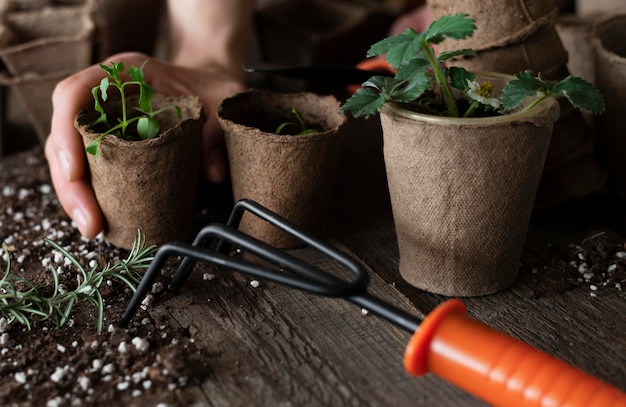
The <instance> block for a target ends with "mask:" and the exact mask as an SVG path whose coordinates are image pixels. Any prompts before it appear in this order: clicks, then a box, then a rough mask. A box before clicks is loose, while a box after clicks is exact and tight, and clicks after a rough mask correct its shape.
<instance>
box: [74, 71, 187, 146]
mask: <svg viewBox="0 0 626 407" xmlns="http://www.w3.org/2000/svg"><path fill="white" fill-rule="evenodd" d="M147 62H148V61H147V60H146V61H145V62H144V63H143V64H142V65H141V66H140V67H136V66H134V65H132V66H131V67H130V68H128V71H127V72H126V74H127V75H128V76H129V77H130V80H128V81H126V80H123V79H122V75H123V74H124V63H123V62H118V63H115V62H111V64H110V66H107V65H105V64H100V68H102V70H103V71H105V72H106V73H107V76H106V77H104V78H102V80H101V81H100V84H99V85H98V86H94V87H93V88H92V89H91V94H92V96H93V99H94V102H95V104H94V109H95V111H96V112H98V113H99V114H100V116H99V117H98V118H97V119H96V120H95V121H94V122H93V123H91V126H92V127H93V126H95V125H97V124H104V125H106V126H107V127H108V129H107V130H106V131H104V132H102V135H100V136H99V137H98V138H96V140H94V141H93V142H92V143H91V144H89V145H88V146H87V147H86V148H85V150H86V151H87V152H88V153H89V154H92V155H94V156H96V157H98V156H99V146H100V142H101V141H102V138H103V137H104V136H106V135H107V134H113V135H115V136H117V137H119V138H122V139H124V140H130V141H138V140H147V139H151V138H154V137H156V136H157V135H158V134H159V131H160V130H161V127H160V124H159V121H158V120H157V118H156V115H158V114H159V113H161V112H163V111H165V110H168V109H176V114H177V115H178V117H179V118H180V117H181V111H180V108H179V107H178V106H165V107H163V108H161V109H158V110H154V109H153V107H152V97H153V96H154V89H153V88H152V86H150V85H149V84H148V83H146V79H145V76H144V72H143V68H144V66H145V65H146V63H147ZM131 85H132V86H137V87H138V88H139V100H138V106H134V107H133V108H132V111H133V112H135V114H132V115H131V108H130V107H129V106H128V100H127V94H126V88H127V87H128V86H131ZM111 87H113V88H116V89H117V90H118V91H119V95H120V103H121V117H116V118H109V117H107V114H106V112H105V110H104V107H103V106H102V104H103V103H104V102H106V101H107V100H108V98H109V90H110V88H111ZM112 122H113V123H112ZM132 124H134V126H131V125H132Z"/></svg>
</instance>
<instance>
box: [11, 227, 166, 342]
mask: <svg viewBox="0 0 626 407" xmlns="http://www.w3.org/2000/svg"><path fill="white" fill-rule="evenodd" d="M45 242H46V243H47V244H49V245H50V246H51V247H52V248H54V249H56V250H57V251H59V252H60V253H61V254H62V255H63V256H64V257H65V258H66V259H68V260H69V262H70V263H71V264H72V265H73V266H74V267H75V268H76V269H77V270H78V274H77V283H76V288H74V289H73V290H67V291H66V290H65V289H64V288H62V287H61V286H60V284H59V272H58V271H57V270H56V269H55V268H54V266H52V265H50V267H49V269H50V272H51V273H52V278H53V280H54V286H53V290H52V295H50V296H49V297H48V296H44V295H43V294H42V292H41V287H38V286H37V285H35V284H34V283H32V282H31V281H28V280H26V279H23V278H20V277H17V276H15V275H13V274H11V272H10V268H11V261H10V256H9V252H8V249H7V248H6V246H5V245H3V251H4V258H5V259H6V261H7V267H6V272H5V273H4V277H3V278H2V279H1V280H0V315H2V316H4V317H5V318H6V319H7V323H8V324H11V323H13V322H17V323H20V324H22V325H24V326H26V327H27V328H28V329H29V330H30V329H31V327H32V324H33V323H35V322H38V321H46V320H48V319H51V318H54V320H55V322H56V326H57V328H60V327H62V326H63V325H64V324H65V323H66V322H67V321H68V320H69V318H70V314H71V312H72V309H73V308H74V306H75V305H76V304H77V303H79V302H81V301H84V302H88V303H90V304H93V305H95V306H96V308H97V309H98V313H97V315H98V316H97V318H98V320H97V330H98V333H101V332H102V327H103V325H104V299H103V298H102V294H101V290H100V288H101V286H102V283H103V282H105V281H106V280H108V279H117V280H119V281H121V282H123V283H124V284H126V286H128V288H130V289H131V290H132V291H133V292H134V291H135V290H136V289H137V285H138V284H139V282H140V281H141V275H140V274H139V270H142V269H146V268H148V266H149V265H150V262H151V261H152V258H153V255H154V252H155V250H156V248H155V246H149V247H146V245H145V237H144V236H143V235H142V234H141V233H138V236H137V239H136V240H135V242H134V243H133V247H132V250H131V251H130V253H129V254H128V257H127V258H126V259H125V260H120V261H117V262H115V263H114V264H112V265H111V264H107V265H106V266H105V267H104V268H102V269H100V270H99V269H98V266H97V265H95V266H93V267H92V268H91V269H89V270H87V269H86V268H85V267H84V266H83V265H81V264H80V262H79V261H78V260H77V259H76V258H75V257H74V256H72V255H71V254H70V253H69V252H68V251H67V250H65V249H64V248H63V247H61V246H60V245H58V244H57V243H55V242H53V241H52V240H49V239H45ZM18 286H19V287H26V289H21V290H20V289H19V288H18Z"/></svg>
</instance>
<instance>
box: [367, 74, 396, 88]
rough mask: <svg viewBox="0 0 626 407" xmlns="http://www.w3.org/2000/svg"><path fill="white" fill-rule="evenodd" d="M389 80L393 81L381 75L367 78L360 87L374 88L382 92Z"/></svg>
mask: <svg viewBox="0 0 626 407" xmlns="http://www.w3.org/2000/svg"><path fill="white" fill-rule="evenodd" d="M389 79H393V78H389V77H385V76H381V75H375V76H372V77H371V78H369V79H368V80H367V81H365V82H363V85H362V87H363V88H374V89H376V90H378V91H379V92H382V90H383V89H384V88H385V87H386V83H387V82H388V81H389Z"/></svg>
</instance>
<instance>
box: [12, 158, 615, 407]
mask: <svg viewBox="0 0 626 407" xmlns="http://www.w3.org/2000/svg"><path fill="white" fill-rule="evenodd" d="M205 211H206V210H205ZM200 216H201V219H200V220H203V219H204V218H203V217H206V219H204V220H209V221H211V220H212V219H210V218H209V217H210V216H213V215H212V214H210V213H209V214H207V213H203V214H202V215H200ZM45 238H49V239H52V240H53V241H55V242H56V243H58V244H59V245H61V246H62V247H64V248H65V249H66V250H67V251H69V252H70V253H71V254H72V255H73V256H75V257H76V258H77V259H78V261H79V262H80V263H81V264H84V265H85V266H87V265H93V262H94V261H95V262H97V264H98V266H99V267H102V266H104V265H106V264H107V263H113V262H115V261H116V260H117V259H122V258H125V257H126V256H127V254H128V253H127V252H126V251H123V250H119V249H117V248H115V247H113V246H111V245H110V244H108V243H107V242H105V241H103V240H102V239H98V238H97V239H93V240H87V239H84V238H82V237H81V236H80V235H79V233H78V232H77V230H76V228H75V227H74V225H72V223H71V221H70V220H69V218H68V217H67V216H66V215H65V213H64V212H63V210H62V208H61V207H60V205H59V202H58V200H57V198H56V194H55V192H54V190H53V188H52V186H51V183H50V179H49V175H48V168H47V163H46V161H45V159H44V157H43V153H42V151H41V149H40V148H35V149H33V150H30V151H27V152H23V153H19V154H16V155H13V156H11V157H9V158H4V159H3V160H2V161H0V243H4V245H5V247H6V250H7V251H8V252H9V258H10V260H11V261H10V267H8V271H9V272H10V273H12V274H13V275H15V276H19V277H22V278H25V279H28V280H31V281H33V282H34V283H36V284H37V285H38V286H40V287H41V291H42V293H49V292H50V290H51V287H52V286H53V284H54V281H53V278H52V273H51V272H50V270H49V267H50V266H53V267H55V268H56V269H57V270H58V271H59V273H60V274H59V276H60V279H61V281H60V283H61V284H63V285H65V286H66V287H68V288H70V289H71V287H75V286H76V284H77V281H76V275H77V272H76V269H75V267H74V266H73V265H72V264H68V263H67V262H66V261H65V259H64V258H63V256H61V255H60V253H59V252H57V251H55V250H54V249H53V248H52V247H50V245H49V244H47V243H45V242H44V239H45ZM6 260H7V259H6V256H2V255H0V272H2V274H3V273H4V272H5V271H6V269H7V261H6ZM550 264H552V267H553V269H554V270H555V276H557V275H558V278H557V279H556V280H557V281H556V282H555V286H554V291H560V290H567V289H571V288H573V287H575V286H580V285H587V286H588V287H589V293H590V295H591V296H596V295H602V293H603V291H606V290H618V291H621V290H622V287H623V286H625V285H626V248H625V247H624V243H623V241H619V239H618V240H617V242H616V241H614V240H612V239H610V238H609V235H608V234H606V233H604V232H602V231H600V232H598V233H594V234H593V235H591V236H589V237H588V238H587V239H585V240H584V241H582V242H579V243H576V244H571V245H568V246H563V247H555V248H554V253H553V256H552V261H551V262H550ZM169 271H171V269H170V270H169ZM167 274H168V275H170V274H171V273H167ZM167 283H168V281H165V280H163V281H158V282H157V284H155V285H154V286H153V291H155V292H154V296H155V297H156V298H155V301H158V300H159V298H158V297H159V296H160V295H163V294H164V292H166V290H165V289H163V287H167ZM103 287H104V288H103V290H102V296H103V299H104V302H105V308H104V316H105V324H104V331H103V333H101V334H98V333H97V324H96V308H95V307H94V306H93V305H92V304H89V303H86V302H80V303H77V304H76V306H75V307H74V308H73V310H72V312H71V315H70V319H69V320H68V322H67V323H66V324H64V325H63V326H61V327H57V326H56V325H55V321H54V320H47V321H40V322H34V323H33V324H32V326H31V327H30V329H29V328H28V327H26V326H24V325H21V324H19V323H18V322H17V321H13V322H12V323H10V324H7V322H8V319H7V315H6V314H5V313H3V312H2V305H3V302H2V301H3V300H2V296H1V294H3V293H0V317H4V318H5V319H4V320H2V319H1V318H0V353H1V355H2V356H1V358H0V405H7V406H12V405H16V406H17V405H20V406H22V405H23V406H75V405H76V406H78V405H80V406H85V405H104V404H110V405H129V406H132V405H141V406H146V405H152V406H178V405H189V404H190V400H186V399H185V396H184V392H183V390H184V388H185V386H187V385H190V384H193V383H196V382H198V381H200V380H202V379H203V377H204V376H205V373H207V372H208V366H207V365H206V363H207V362H206V360H205V359H206V355H204V356H203V355H201V354H199V351H198V348H197V347H196V345H195V341H194V338H193V335H192V334H191V333H190V332H189V330H188V329H185V328H184V327H180V326H178V325H176V326H175V325H173V324H172V323H171V322H168V321H165V320H163V321H160V320H155V319H153V318H152V317H151V316H150V315H149V314H148V313H147V312H146V311H145V310H140V311H139V312H138V313H137V314H136V315H135V317H134V318H133V320H132V321H131V325H130V327H129V328H128V329H120V328H118V327H117V326H116V324H117V321H118V320H119V318H120V316H121V314H122V312H123V311H124V309H125V308H126V305H127V304H128V302H129V300H130V298H131V296H132V292H131V291H130V290H129V289H128V288H127V287H125V286H124V285H122V284H121V283H120V282H118V281H113V280H112V281H107V283H106V284H104V285H103ZM159 287H160V288H159Z"/></svg>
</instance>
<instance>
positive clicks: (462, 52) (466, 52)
mask: <svg viewBox="0 0 626 407" xmlns="http://www.w3.org/2000/svg"><path fill="white" fill-rule="evenodd" d="M474 55H476V51H474V50H473V49H470V48H464V49H458V50H455V51H444V52H442V53H441V54H439V56H438V57H437V63H438V64H440V65H441V64H443V63H444V62H446V61H447V60H448V59H451V58H456V57H464V56H474Z"/></svg>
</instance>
